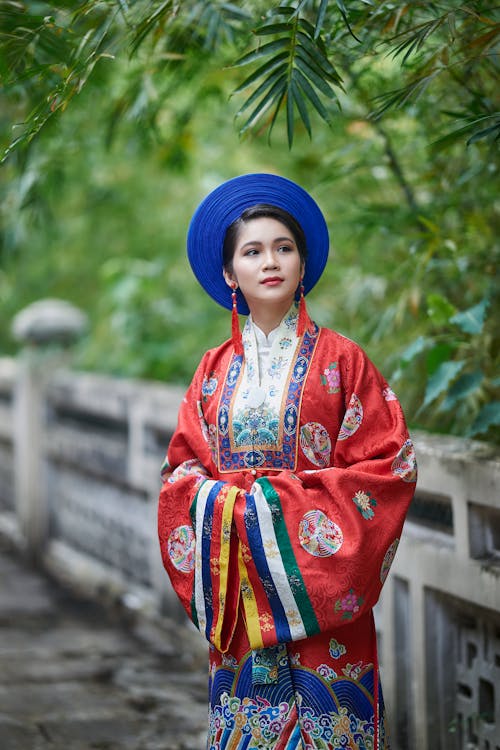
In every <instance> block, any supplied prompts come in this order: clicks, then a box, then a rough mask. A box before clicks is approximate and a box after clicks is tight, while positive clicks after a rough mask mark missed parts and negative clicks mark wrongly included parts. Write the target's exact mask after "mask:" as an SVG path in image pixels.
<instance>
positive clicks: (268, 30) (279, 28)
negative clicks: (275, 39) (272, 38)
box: [255, 21, 292, 36]
mask: <svg viewBox="0 0 500 750" xmlns="http://www.w3.org/2000/svg"><path fill="white" fill-rule="evenodd" d="M291 28H292V25H291V24H290V23H287V22H285V21H283V22H282V23H267V24H263V25H262V26H257V28H256V29H255V33H256V34H257V35H258V36H265V35H267V34H281V33H282V32H286V33H289V32H290V29H291Z"/></svg>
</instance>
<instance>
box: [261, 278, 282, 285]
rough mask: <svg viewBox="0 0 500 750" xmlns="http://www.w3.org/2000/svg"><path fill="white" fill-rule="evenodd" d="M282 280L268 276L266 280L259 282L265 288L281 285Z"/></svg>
mask: <svg viewBox="0 0 500 750" xmlns="http://www.w3.org/2000/svg"><path fill="white" fill-rule="evenodd" d="M282 281H283V279H282V278H281V277H280V276H268V277H267V279H264V280H263V281H261V282H260V283H261V284H265V285H266V286H267V285H269V286H275V285H278V284H281V283H282Z"/></svg>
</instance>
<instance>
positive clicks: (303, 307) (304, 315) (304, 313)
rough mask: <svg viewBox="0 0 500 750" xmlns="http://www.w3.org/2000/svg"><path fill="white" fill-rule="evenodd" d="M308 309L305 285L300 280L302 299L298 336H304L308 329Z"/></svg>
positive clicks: (300, 298) (300, 299) (300, 301)
mask: <svg viewBox="0 0 500 750" xmlns="http://www.w3.org/2000/svg"><path fill="white" fill-rule="evenodd" d="M307 323H308V320H307V309H306V300H305V297H304V284H303V283H302V279H301V280H300V297H299V318H298V321H297V336H302V335H303V334H304V331H305V330H306V327H307Z"/></svg>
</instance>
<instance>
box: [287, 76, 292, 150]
mask: <svg viewBox="0 0 500 750" xmlns="http://www.w3.org/2000/svg"><path fill="white" fill-rule="evenodd" d="M293 127H294V113H293V97H292V96H291V92H290V88H289V89H288V91H287V96H286V134H287V137H288V148H292V145H293Z"/></svg>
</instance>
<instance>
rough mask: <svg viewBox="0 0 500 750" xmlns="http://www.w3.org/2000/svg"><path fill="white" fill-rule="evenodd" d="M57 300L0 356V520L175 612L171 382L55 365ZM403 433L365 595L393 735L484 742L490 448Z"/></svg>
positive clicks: (494, 725)
mask: <svg viewBox="0 0 500 750" xmlns="http://www.w3.org/2000/svg"><path fill="white" fill-rule="evenodd" d="M56 308H57V305H56ZM56 312H57V310H56ZM59 312H61V310H59ZM63 312H64V316H63V317H64V320H65V321H66V327H65V328H64V335H63V334H62V333H61V331H59V334H58V333H57V330H58V328H57V325H52V323H53V313H54V306H53V305H52V307H50V305H48V306H47V305H46V306H45V308H44V307H43V306H42V307H41V308H37V309H36V311H35V313H36V314H33V310H31V313H32V314H31V317H30V315H29V314H28V315H25V318H24V319H21V321H20V322H19V321H18V325H17V329H16V331H17V335H18V338H20V340H21V341H22V343H23V349H22V351H21V353H20V355H19V357H18V358H17V360H12V359H7V358H5V359H0V533H2V534H3V535H4V536H8V537H9V538H10V539H11V541H13V542H14V543H15V544H16V545H17V546H18V547H19V548H20V549H22V550H24V551H25V552H26V554H29V555H30V556H31V557H32V558H33V559H35V560H36V561H37V562H38V563H39V564H41V565H42V566H44V567H45V568H46V569H47V570H49V571H51V572H52V573H53V574H55V575H57V576H58V577H59V578H60V579H63V580H66V581H68V582H70V583H71V585H72V586H73V587H76V588H80V589H82V590H84V591H85V592H86V593H89V592H90V593H94V594H97V595H99V596H101V597H106V596H108V597H110V598H113V599H115V600H116V598H119V599H121V601H122V602H123V604H124V605H125V606H129V607H133V608H139V609H141V610H143V611H144V613H145V614H153V615H157V614H159V613H160V614H165V613H168V614H171V615H172V614H173V615H175V616H176V617H179V618H181V617H183V615H182V612H181V609H180V606H179V605H178V604H177V601H176V597H175V595H174V594H173V592H172V590H171V587H170V585H169V583H168V579H167V576H166V574H165V573H164V571H163V568H162V565H161V560H160V556H159V550H158V542H157V538H156V518H155V516H156V503H157V496H158V490H159V486H160V485H159V466H160V464H161V462H162V459H163V456H164V454H165V451H166V448H167V445H168V441H169V439H170V436H171V434H172V431H173V429H174V428H175V424H176V415H177V409H178V405H179V403H180V399H181V397H182V389H179V388H173V387H169V386H165V385H161V384H158V383H147V382H137V381H129V380H119V379H115V378H109V377H103V376H98V375H90V374H83V373H77V372H74V371H71V369H70V367H69V360H68V349H67V347H66V345H67V344H68V342H69V341H70V340H71V338H72V337H74V336H76V335H77V334H78V331H79V330H80V328H81V325H82V321H81V320H79V319H78V316H77V315H75V316H74V317H73V325H72V326H68V325H67V321H68V311H67V310H65V311H63ZM49 313H50V314H49ZM69 317H70V318H71V315H70V316H69ZM44 318H45V325H43V320H44ZM56 318H57V315H56ZM47 321H49V322H51V326H52V327H51V326H49V325H48V324H47ZM48 328H50V330H51V334H50V335H45V334H44V333H43V331H46V330H47V329H48ZM41 331H42V333H41ZM49 339H50V340H51V341H52V342H53V341H54V340H57V341H58V342H59V344H61V343H62V344H63V346H61V345H59V346H58V347H56V348H54V346H53V345H52V346H49V345H48V344H49ZM413 437H414V440H415V444H416V449H417V455H418V458H419V470H420V474H419V482H418V488H417V494H416V497H415V500H414V502H413V504H412V506H411V510H410V514H409V518H408V520H407V523H406V525H405V530H404V534H403V537H402V540H401V543H400V546H399V550H398V553H397V555H396V559H395V562H394V564H393V567H392V570H391V574H390V575H389V578H388V580H387V582H386V584H385V587H384V591H383V595H382V598H381V601H380V602H379V604H378V605H377V611H376V621H377V628H378V631H379V639H380V656H381V668H382V680H383V686H384V694H385V700H386V703H387V706H388V711H389V715H390V725H391V728H392V735H393V744H394V746H395V748H397V750H500V497H499V487H500V453H499V451H498V449H496V448H494V447H492V446H488V445H486V444H482V443H479V442H471V441H466V440H461V439H458V438H450V437H440V436H429V435H425V434H417V435H414V436H413Z"/></svg>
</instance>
